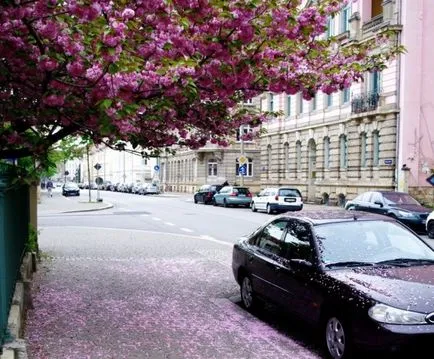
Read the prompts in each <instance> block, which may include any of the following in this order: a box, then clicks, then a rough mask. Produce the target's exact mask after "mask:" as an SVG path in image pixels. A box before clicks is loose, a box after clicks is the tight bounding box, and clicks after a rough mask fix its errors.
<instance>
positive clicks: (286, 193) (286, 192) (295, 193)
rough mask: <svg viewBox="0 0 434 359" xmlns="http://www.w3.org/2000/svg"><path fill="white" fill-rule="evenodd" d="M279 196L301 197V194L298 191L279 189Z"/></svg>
mask: <svg viewBox="0 0 434 359" xmlns="http://www.w3.org/2000/svg"><path fill="white" fill-rule="evenodd" d="M279 196H292V197H301V194H300V192H299V190H298V189H292V188H281V189H279Z"/></svg>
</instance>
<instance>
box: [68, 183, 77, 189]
mask: <svg viewBox="0 0 434 359" xmlns="http://www.w3.org/2000/svg"><path fill="white" fill-rule="evenodd" d="M65 188H68V189H76V188H78V185H76V184H75V183H67V184H65Z"/></svg>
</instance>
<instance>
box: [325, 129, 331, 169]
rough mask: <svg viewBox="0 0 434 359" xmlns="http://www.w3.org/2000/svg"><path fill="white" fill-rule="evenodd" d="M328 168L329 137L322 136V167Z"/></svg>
mask: <svg viewBox="0 0 434 359" xmlns="http://www.w3.org/2000/svg"><path fill="white" fill-rule="evenodd" d="M329 168H330V138H329V137H325V138H324V169H329Z"/></svg>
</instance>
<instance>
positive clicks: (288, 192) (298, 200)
mask: <svg viewBox="0 0 434 359" xmlns="http://www.w3.org/2000/svg"><path fill="white" fill-rule="evenodd" d="M250 208H251V209H252V211H253V212H256V211H266V212H267V213H268V214H271V213H273V212H287V211H300V210H301V209H303V198H302V196H301V192H300V191H299V190H298V189H297V188H293V187H278V188H265V189H263V190H262V191H261V192H260V193H259V194H258V195H257V196H255V197H253V198H252V202H251V204H250Z"/></svg>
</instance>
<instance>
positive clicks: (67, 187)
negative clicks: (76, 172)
mask: <svg viewBox="0 0 434 359" xmlns="http://www.w3.org/2000/svg"><path fill="white" fill-rule="evenodd" d="M62 195H64V196H65V197H66V196H79V195H80V188H79V187H78V184H77V183H74V182H70V183H65V184H64V185H63V187H62Z"/></svg>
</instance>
